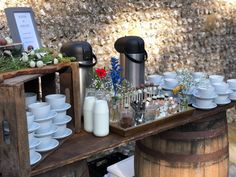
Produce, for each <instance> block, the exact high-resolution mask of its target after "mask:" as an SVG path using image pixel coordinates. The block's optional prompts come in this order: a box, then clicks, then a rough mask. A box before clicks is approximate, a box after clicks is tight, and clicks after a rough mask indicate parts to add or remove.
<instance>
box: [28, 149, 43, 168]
mask: <svg viewBox="0 0 236 177" xmlns="http://www.w3.org/2000/svg"><path fill="white" fill-rule="evenodd" d="M41 159H42V156H41V154H39V153H38V152H34V156H33V157H32V159H30V165H34V164H36V163H37V162H38V161H40V160H41Z"/></svg>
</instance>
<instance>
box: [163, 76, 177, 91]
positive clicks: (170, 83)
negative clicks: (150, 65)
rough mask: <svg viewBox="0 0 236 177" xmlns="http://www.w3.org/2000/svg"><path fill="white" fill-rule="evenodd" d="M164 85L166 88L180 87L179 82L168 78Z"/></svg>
mask: <svg viewBox="0 0 236 177" xmlns="http://www.w3.org/2000/svg"><path fill="white" fill-rule="evenodd" d="M164 84H165V87H167V88H170V89H173V88H175V87H176V86H177V85H178V80H177V79H171V78H167V79H164Z"/></svg>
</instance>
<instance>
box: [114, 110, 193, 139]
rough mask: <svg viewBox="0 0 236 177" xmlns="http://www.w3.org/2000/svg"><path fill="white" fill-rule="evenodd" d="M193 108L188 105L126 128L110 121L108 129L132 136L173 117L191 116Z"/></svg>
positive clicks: (171, 119)
mask: <svg viewBox="0 0 236 177" xmlns="http://www.w3.org/2000/svg"><path fill="white" fill-rule="evenodd" d="M194 110H195V108H192V107H188V108H187V110H186V111H183V112H178V113H176V114H173V115H170V116H167V117H163V118H160V119H158V120H154V121H151V122H147V123H143V124H140V125H137V126H133V127H129V128H126V129H125V128H122V127H120V126H119V124H118V123H110V130H111V132H114V133H117V134H119V135H121V136H124V137H126V136H132V135H134V134H137V133H139V132H140V133H141V132H143V131H146V130H147V129H152V128H155V127H157V126H159V125H161V124H163V123H166V122H171V121H173V119H178V118H179V117H181V118H183V117H186V116H191V115H192V114H193V111H194Z"/></svg>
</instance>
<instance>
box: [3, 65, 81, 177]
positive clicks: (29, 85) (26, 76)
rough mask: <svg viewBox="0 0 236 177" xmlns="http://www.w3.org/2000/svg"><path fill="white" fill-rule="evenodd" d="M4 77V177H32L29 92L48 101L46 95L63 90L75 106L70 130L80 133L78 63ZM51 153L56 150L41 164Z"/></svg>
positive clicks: (29, 70) (71, 110) (44, 156)
mask: <svg viewBox="0 0 236 177" xmlns="http://www.w3.org/2000/svg"><path fill="white" fill-rule="evenodd" d="M0 76H1V78H3V79H4V80H3V81H2V83H0V176H2V177H29V176H30V172H31V168H32V167H31V166H30V161H29V145H28V132H27V121H26V110H25V97H24V95H25V92H35V93H37V94H38V97H40V95H41V97H42V99H43V100H44V97H45V95H48V94H53V93H56V92H58V88H59V90H60V93H63V94H65V95H66V98H67V102H68V103H70V104H71V108H70V109H69V110H68V111H67V114H68V115H70V116H71V117H72V121H71V122H70V124H69V127H70V128H71V129H72V130H73V132H74V133H79V132H80V130H81V120H80V119H81V116H80V109H79V107H80V101H79V100H80V98H79V72H78V63H77V62H73V63H62V64H59V65H52V66H46V67H44V68H42V69H25V70H21V71H17V72H8V73H2V74H0ZM5 78H7V79H5ZM39 78H40V79H39ZM56 80H59V82H56ZM58 83H59V85H57V84H58ZM40 85H41V87H40ZM3 122H5V123H7V124H8V125H9V130H10V132H9V140H10V141H6V136H5V135H6V133H5V131H4V123H3ZM63 141H65V139H64V140H60V144H62V143H63ZM58 148H60V147H58ZM51 153H53V150H51V151H49V152H48V153H44V154H43V158H42V160H41V161H40V162H39V163H43V159H44V158H46V157H47V156H48V155H50V154H51ZM36 165H37V164H36Z"/></svg>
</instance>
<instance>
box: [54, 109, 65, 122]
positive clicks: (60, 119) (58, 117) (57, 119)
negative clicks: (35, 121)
mask: <svg viewBox="0 0 236 177" xmlns="http://www.w3.org/2000/svg"><path fill="white" fill-rule="evenodd" d="M65 117H66V110H63V111H57V115H56V116H55V117H54V119H53V123H60V122H63V121H65Z"/></svg>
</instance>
